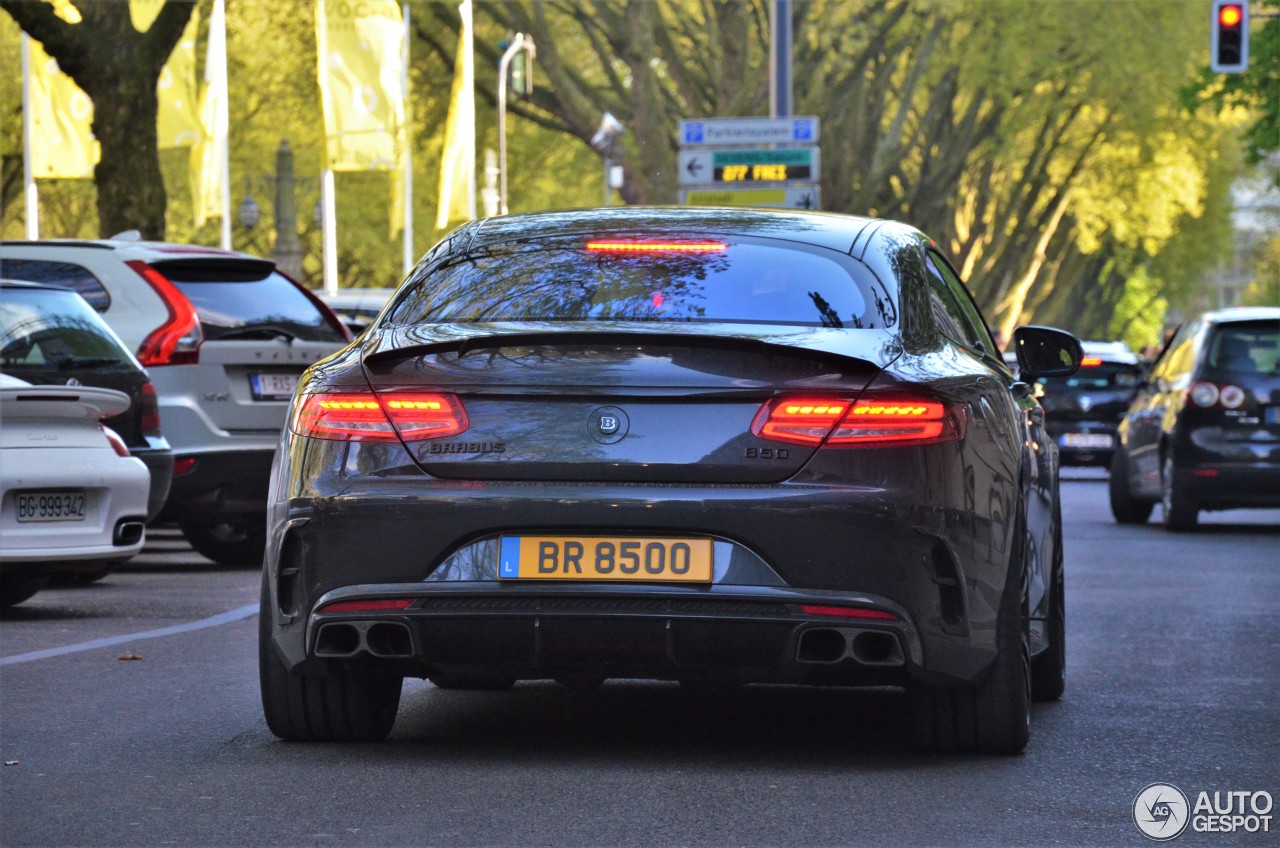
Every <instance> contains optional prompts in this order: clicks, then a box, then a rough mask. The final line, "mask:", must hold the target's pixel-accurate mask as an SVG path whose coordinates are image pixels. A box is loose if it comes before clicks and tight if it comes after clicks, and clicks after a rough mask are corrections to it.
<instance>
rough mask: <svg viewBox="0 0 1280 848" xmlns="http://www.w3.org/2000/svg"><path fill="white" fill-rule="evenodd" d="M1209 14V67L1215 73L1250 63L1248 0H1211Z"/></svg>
mask: <svg viewBox="0 0 1280 848" xmlns="http://www.w3.org/2000/svg"><path fill="white" fill-rule="evenodd" d="M1210 14H1211V17H1210V19H1209V26H1210V37H1209V68H1210V70H1212V71H1213V72H1214V73H1218V74H1238V73H1242V72H1243V71H1244V69H1245V68H1247V67H1248V66H1249V4H1248V2H1247V0H1213V9H1212V11H1211V13H1210Z"/></svg>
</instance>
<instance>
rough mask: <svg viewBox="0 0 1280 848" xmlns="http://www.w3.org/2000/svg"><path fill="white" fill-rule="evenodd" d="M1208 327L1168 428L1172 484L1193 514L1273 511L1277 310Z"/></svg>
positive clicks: (1279, 478) (1279, 465)
mask: <svg viewBox="0 0 1280 848" xmlns="http://www.w3.org/2000/svg"><path fill="white" fill-rule="evenodd" d="M1254 314H1255V315H1256V316H1257V317H1254V318H1247V317H1237V318H1219V319H1217V320H1214V321H1212V322H1211V323H1210V324H1209V327H1208V329H1207V332H1206V333H1205V336H1204V338H1203V341H1202V342H1201V348H1200V353H1199V357H1198V364H1197V367H1196V370H1195V372H1194V373H1193V375H1192V382H1191V384H1190V385H1189V386H1188V387H1187V389H1186V402H1185V403H1184V404H1183V406H1182V409H1181V411H1179V413H1178V420H1177V425H1176V427H1174V428H1173V442H1172V445H1171V449H1172V451H1173V458H1174V465H1175V467H1176V468H1177V475H1178V478H1179V479H1178V483H1179V485H1181V486H1183V487H1185V488H1186V490H1187V492H1188V493H1189V494H1190V496H1191V497H1192V499H1193V501H1194V502H1195V503H1196V504H1197V505H1198V506H1199V508H1201V509H1229V508H1235V507H1276V506H1280V310H1273V309H1271V310H1265V311H1264V310H1258V311H1257V312H1255V313H1254Z"/></svg>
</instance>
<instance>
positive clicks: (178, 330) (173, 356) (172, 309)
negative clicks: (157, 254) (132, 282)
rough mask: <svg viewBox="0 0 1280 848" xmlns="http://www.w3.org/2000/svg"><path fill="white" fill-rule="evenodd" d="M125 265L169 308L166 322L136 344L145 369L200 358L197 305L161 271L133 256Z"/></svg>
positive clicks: (188, 362)
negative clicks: (140, 342)
mask: <svg viewBox="0 0 1280 848" xmlns="http://www.w3.org/2000/svg"><path fill="white" fill-rule="evenodd" d="M125 264H127V265H128V266H129V267H130V268H132V269H133V270H134V271H136V272H137V274H138V276H140V277H142V279H144V280H146V281H147V283H148V285H150V286H151V288H153V289H155V291H156V294H158V295H160V299H161V300H162V301H164V305H165V308H166V309H168V310H169V317H168V318H167V319H165V322H164V323H163V324H161V325H160V326H159V327H156V328H155V329H154V330H152V331H151V334H150V335H148V336H147V337H146V338H145V339H143V340H142V344H141V345H139V346H138V361H139V362H141V363H142V364H143V365H144V366H146V367H148V368H149V367H151V366H155V365H194V364H195V363H196V362H198V361H199V359H200V345H201V344H202V343H203V342H204V331H203V330H202V329H201V328H200V318H199V316H197V315H196V308H195V307H194V306H192V305H191V301H190V300H188V299H187V296H186V295H184V294H183V293H182V292H180V291H178V287H177V286H175V285H174V284H173V283H172V282H170V281H169V279H168V278H167V277H165V275H164V274H161V273H160V272H159V271H157V270H156V269H155V268H152V267H151V266H150V265H148V264H147V263H146V262H142V261H139V260H136V259H135V260H133V261H131V262H127V263H125Z"/></svg>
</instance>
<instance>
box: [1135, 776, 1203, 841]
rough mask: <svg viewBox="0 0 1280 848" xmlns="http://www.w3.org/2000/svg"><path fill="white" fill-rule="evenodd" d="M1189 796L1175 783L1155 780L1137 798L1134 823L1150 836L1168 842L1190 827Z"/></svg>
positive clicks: (1145, 834) (1144, 833) (1144, 834)
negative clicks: (1188, 824) (1156, 781)
mask: <svg viewBox="0 0 1280 848" xmlns="http://www.w3.org/2000/svg"><path fill="white" fill-rule="evenodd" d="M1190 812H1191V809H1190V807H1189V806H1188V804H1187V796H1186V795H1183V794H1182V790H1181V789H1179V788H1178V787H1176V786H1174V785H1173V784H1172V783H1153V784H1151V785H1150V786H1148V787H1147V788H1146V789H1143V790H1142V791H1141V792H1139V793H1138V797H1137V798H1134V799H1133V823H1134V824H1135V825H1137V826H1138V830H1140V831H1142V835H1143V836H1146V837H1148V838H1149V839H1155V840H1157V841H1159V842H1164V841H1165V840H1167V839H1173V838H1174V837H1175V836H1178V835H1180V834H1181V833H1182V831H1184V830H1186V829H1187V822H1188V821H1189V820H1190V818H1191V816H1190Z"/></svg>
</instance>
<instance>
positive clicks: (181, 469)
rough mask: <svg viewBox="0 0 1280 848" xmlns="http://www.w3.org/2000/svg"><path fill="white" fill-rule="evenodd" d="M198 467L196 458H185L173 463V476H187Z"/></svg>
mask: <svg viewBox="0 0 1280 848" xmlns="http://www.w3.org/2000/svg"><path fill="white" fill-rule="evenodd" d="M195 467H196V458H195V457H194V456H184V457H181V458H179V459H175V460H174V461H173V474H174V476H175V477H176V476H178V475H179V474H186V473H188V472H189V471H191V469H193V468H195Z"/></svg>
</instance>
